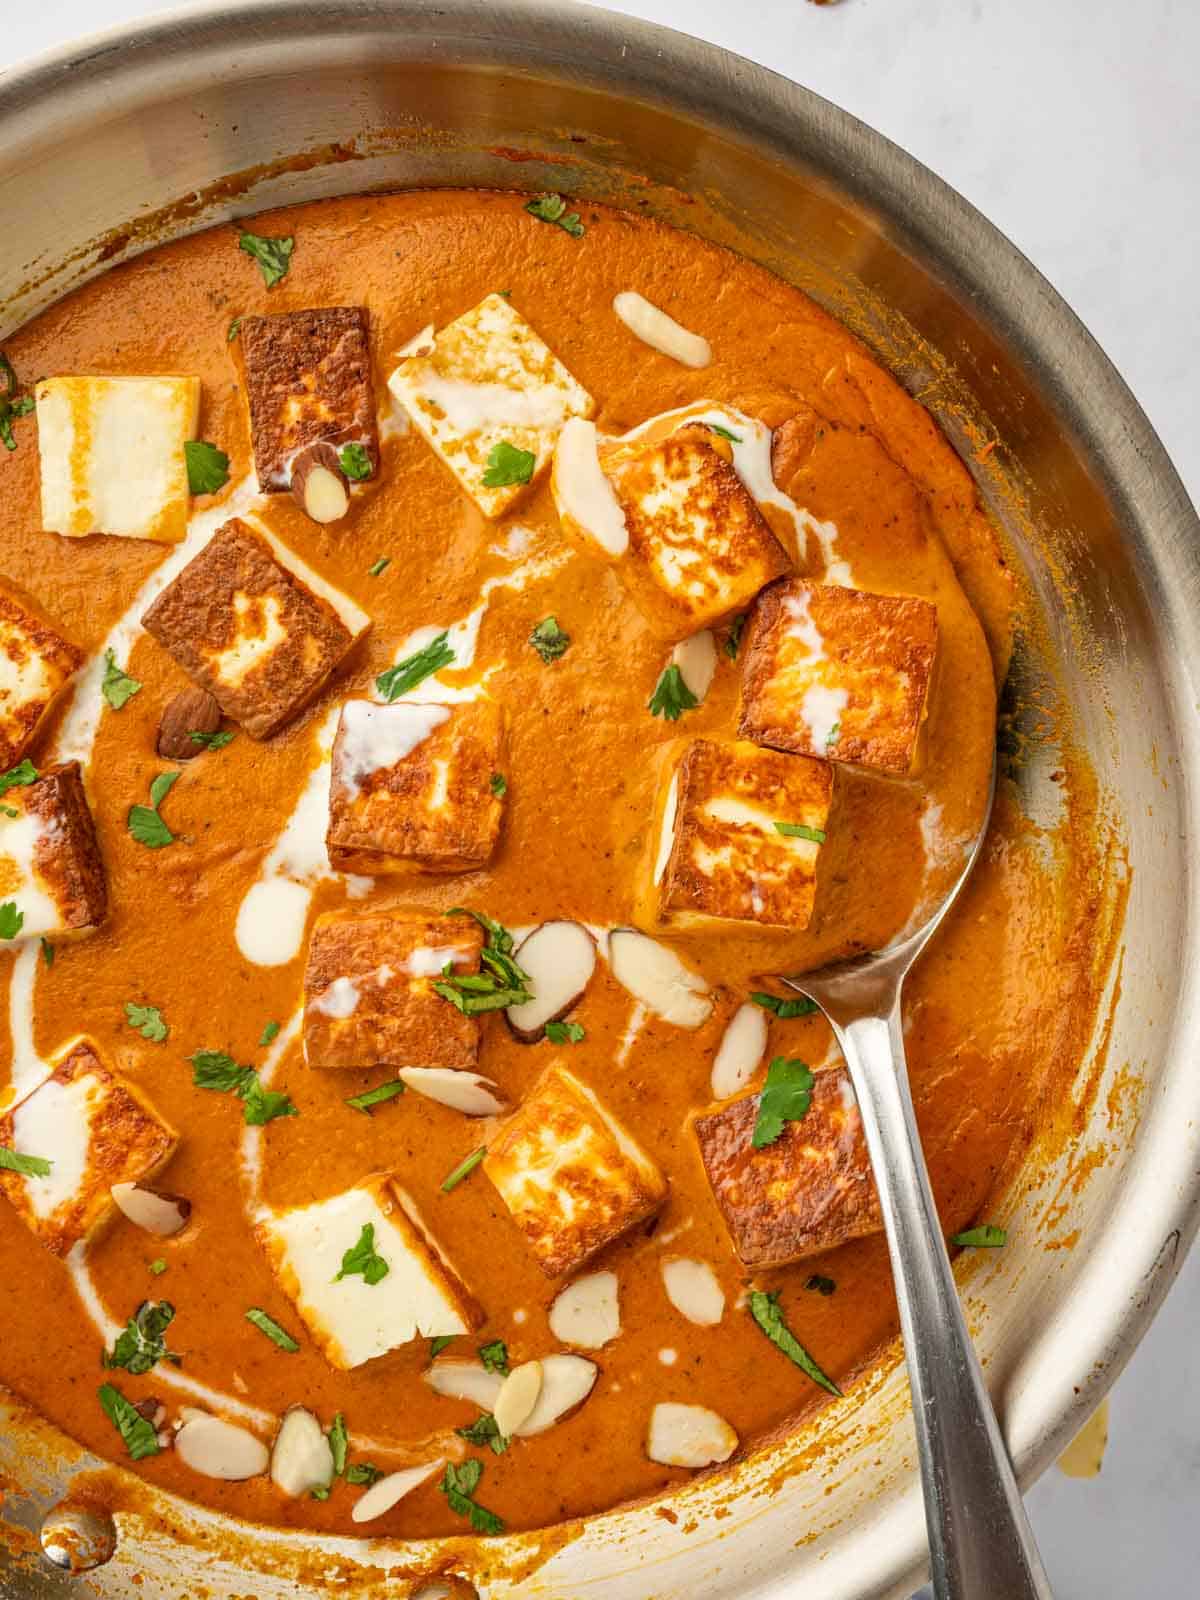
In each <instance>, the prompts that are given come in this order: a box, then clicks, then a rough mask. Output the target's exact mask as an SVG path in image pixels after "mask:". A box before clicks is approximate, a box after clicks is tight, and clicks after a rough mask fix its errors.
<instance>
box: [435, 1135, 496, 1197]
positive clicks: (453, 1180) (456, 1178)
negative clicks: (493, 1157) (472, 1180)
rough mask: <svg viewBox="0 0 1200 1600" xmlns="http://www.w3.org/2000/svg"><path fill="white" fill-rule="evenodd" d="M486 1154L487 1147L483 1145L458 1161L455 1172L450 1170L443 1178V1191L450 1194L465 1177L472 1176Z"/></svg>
mask: <svg viewBox="0 0 1200 1600" xmlns="http://www.w3.org/2000/svg"><path fill="white" fill-rule="evenodd" d="M485 1155H487V1149H486V1147H485V1146H483V1145H481V1146H480V1147H479V1149H478V1150H472V1151H471V1154H470V1155H469V1156H466V1157H465V1158H464V1159H463V1160H462V1161H460V1162H459V1163H458V1165H457V1166H456V1167H455V1169H454V1171H453V1172H448V1173H447V1174H446V1176H445V1177H444V1178H443V1179H442V1193H443V1194H449V1193H450V1191H451V1189H457V1188H458V1186H459V1184H460V1183H461V1182H462V1181H463V1179H464V1178H469V1177H470V1176H471V1174H472V1173H473V1172H474V1171H475V1168H476V1167H477V1166H478V1165H479V1163H480V1162H481V1161H482V1160H483V1158H484V1156H485Z"/></svg>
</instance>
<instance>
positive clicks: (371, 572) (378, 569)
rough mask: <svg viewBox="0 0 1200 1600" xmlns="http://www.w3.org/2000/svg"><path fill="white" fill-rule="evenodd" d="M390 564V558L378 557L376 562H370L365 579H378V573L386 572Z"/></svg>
mask: <svg viewBox="0 0 1200 1600" xmlns="http://www.w3.org/2000/svg"><path fill="white" fill-rule="evenodd" d="M391 564H392V558H391V556H380V557H379V559H378V561H372V563H371V565H370V566H369V567H368V568H367V577H368V578H378V577H379V575H380V573H382V572H386V571H387V569H388V568H389V567H390V566H391Z"/></svg>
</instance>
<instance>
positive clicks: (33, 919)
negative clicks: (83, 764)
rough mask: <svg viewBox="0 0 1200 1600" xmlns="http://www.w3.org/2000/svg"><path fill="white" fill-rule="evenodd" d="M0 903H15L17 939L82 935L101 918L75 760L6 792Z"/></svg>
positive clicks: (0, 808) (99, 868)
mask: <svg viewBox="0 0 1200 1600" xmlns="http://www.w3.org/2000/svg"><path fill="white" fill-rule="evenodd" d="M10 812H15V813H16V815H15V816H10V815H9V813H10ZM0 901H12V902H13V904H14V905H15V906H16V908H17V912H18V914H19V916H20V918H21V925H20V928H19V930H18V934H17V937H18V938H20V939H34V938H41V937H43V936H50V937H61V936H62V935H64V934H71V933H77V934H82V933H88V932H90V931H91V930H92V929H93V928H96V927H98V926H99V925H100V923H102V922H103V921H104V917H105V914H106V912H107V910H108V888H107V884H106V881H105V876H104V864H103V862H102V861H101V859H100V849H99V846H98V845H97V843H96V830H95V827H94V826H93V823H92V814H91V812H90V811H89V810H88V803H87V796H86V795H85V793H84V789H83V777H82V775H81V772H80V768H79V763H78V761H68V762H64V763H63V764H62V765H61V766H56V767H47V768H46V769H45V771H43V772H42V773H41V774H40V776H39V777H38V779H37V781H36V782H34V783H30V784H16V785H14V786H13V787H12V788H11V789H8V790H6V791H5V794H4V797H3V801H2V803H0Z"/></svg>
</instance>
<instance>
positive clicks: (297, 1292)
mask: <svg viewBox="0 0 1200 1600" xmlns="http://www.w3.org/2000/svg"><path fill="white" fill-rule="evenodd" d="M367 1229H370V1230H371V1231H370V1233H369V1234H366V1233H365V1230H367ZM257 1233H258V1238H259V1243H260V1244H261V1245H262V1247H263V1249H264V1250H265V1251H266V1253H267V1259H268V1260H269V1261H270V1263H271V1266H272V1268H273V1269H274V1271H275V1274H276V1276H277V1277H278V1278H279V1282H280V1284H281V1286H282V1288H283V1291H284V1293H285V1294H286V1295H287V1296H288V1298H289V1299H290V1300H291V1301H292V1303H293V1304H294V1305H295V1307H296V1310H297V1311H298V1312H299V1314H300V1316H301V1318H302V1319H303V1321H304V1325H305V1327H306V1328H307V1329H308V1331H309V1333H310V1334H311V1335H312V1337H313V1340H314V1342H315V1343H316V1344H317V1345H318V1347H319V1348H320V1350H321V1352H322V1354H323V1355H324V1356H325V1358H326V1359H327V1360H328V1361H329V1363H330V1365H331V1366H334V1367H338V1368H339V1369H341V1370H342V1371H349V1369H350V1368H352V1367H360V1366H361V1365H362V1364H363V1362H364V1361H371V1360H373V1359H374V1358H375V1357H376V1356H382V1355H386V1354H387V1353H388V1351H389V1350H395V1349H397V1348H399V1346H400V1345H404V1344H408V1343H410V1341H411V1340H413V1339H439V1338H448V1337H453V1336H454V1335H455V1334H460V1333H470V1332H471V1330H472V1329H473V1328H477V1327H479V1326H480V1324H481V1323H482V1322H483V1313H482V1311H481V1310H480V1308H479V1306H478V1305H477V1303H476V1302H475V1300H474V1299H473V1298H472V1296H471V1295H470V1294H469V1292H468V1291H467V1289H466V1287H465V1285H464V1284H463V1282H462V1280H461V1279H460V1278H459V1276H458V1274H457V1273H456V1272H455V1271H454V1269H453V1268H452V1267H451V1266H450V1265H449V1264H448V1262H447V1261H446V1258H445V1256H444V1254H443V1252H442V1251H441V1249H440V1248H439V1246H438V1245H437V1244H436V1243H435V1242H434V1240H433V1238H432V1236H431V1235H430V1234H429V1232H428V1231H427V1229H426V1228H425V1227H424V1225H423V1224H422V1222H421V1220H420V1218H419V1217H418V1215H417V1213H416V1211H415V1209H414V1208H413V1204H412V1201H411V1200H410V1198H409V1197H408V1195H406V1194H405V1192H404V1191H403V1189H402V1188H401V1187H400V1185H399V1182H398V1180H397V1179H396V1177H395V1176H394V1175H391V1174H386V1173H385V1174H382V1175H380V1176H377V1177H373V1178H369V1179H367V1180H366V1181H365V1182H363V1183H361V1184H357V1185H356V1186H355V1187H354V1188H353V1189H346V1190H344V1191H343V1192H342V1193H341V1194H335V1195H332V1196H330V1198H329V1199H327V1200H318V1201H315V1202H314V1203H313V1204H312V1205H307V1206H293V1207H292V1208H291V1209H289V1210H286V1211H275V1212H272V1213H270V1214H269V1215H267V1216H264V1217H263V1218H261V1220H260V1221H259V1223H258V1225H257ZM347 1252H354V1253H355V1254H354V1256H353V1257H352V1258H351V1260H350V1261H349V1262H347ZM380 1263H381V1265H380ZM348 1269H349V1270H348Z"/></svg>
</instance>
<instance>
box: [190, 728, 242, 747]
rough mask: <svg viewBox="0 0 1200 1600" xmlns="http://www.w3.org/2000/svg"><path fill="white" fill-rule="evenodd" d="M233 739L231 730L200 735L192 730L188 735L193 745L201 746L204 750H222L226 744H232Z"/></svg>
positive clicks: (223, 729) (197, 730)
mask: <svg viewBox="0 0 1200 1600" xmlns="http://www.w3.org/2000/svg"><path fill="white" fill-rule="evenodd" d="M233 737H234V736H233V729H232V728H221V729H219V730H218V731H217V732H216V733H201V732H200V730H199V729H198V728H193V729H192V731H191V733H189V734H188V738H189V739H190V740H191V741H192V743H193V744H198V745H203V746H204V748H205V749H206V750H224V748H225V746H226V745H227V744H232V743H233Z"/></svg>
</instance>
